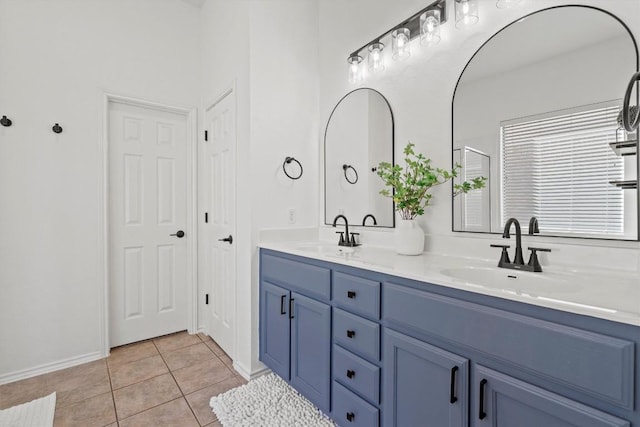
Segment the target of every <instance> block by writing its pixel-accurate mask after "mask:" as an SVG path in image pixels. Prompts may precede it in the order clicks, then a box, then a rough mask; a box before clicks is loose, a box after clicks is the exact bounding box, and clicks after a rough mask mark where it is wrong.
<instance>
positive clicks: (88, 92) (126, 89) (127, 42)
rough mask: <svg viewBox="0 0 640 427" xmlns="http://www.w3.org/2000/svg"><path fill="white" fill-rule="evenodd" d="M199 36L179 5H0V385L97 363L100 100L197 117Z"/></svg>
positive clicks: (126, 1)
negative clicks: (109, 96) (163, 107)
mask: <svg viewBox="0 0 640 427" xmlns="http://www.w3.org/2000/svg"><path fill="white" fill-rule="evenodd" d="M197 24H198V9H197V8H194V7H193V6H190V5H188V4H187V3H184V2H181V1H176V0H135V1H132V0H110V1H102V0H56V1H48V0H0V40H2V48H1V49H0V115H7V116H9V117H10V118H11V119H12V120H13V123H14V124H13V126H12V127H9V128H5V127H0V236H2V237H1V238H0V343H1V344H0V383H2V382H7V381H9V380H11V379H12V378H16V377H18V376H20V375H29V373H34V372H37V370H38V369H48V365H54V366H55V365H56V364H60V363H65V362H68V363H73V362H74V361H76V362H77V361H78V360H80V359H82V358H83V357H85V358H97V357H100V352H101V351H102V348H101V344H102V342H101V339H102V338H101V337H102V336H101V332H102V316H103V315H102V313H101V312H100V305H99V301H100V299H101V297H102V294H103V274H104V271H103V240H102V230H103V220H104V218H103V208H104V206H103V202H102V197H103V196H102V188H103V187H102V185H103V182H102V177H103V166H102V162H103V151H102V150H103V146H102V129H103V123H102V118H103V104H102V102H103V100H102V93H103V91H107V92H112V93H117V94H123V95H128V96H131V97H137V98H141V99H146V100H152V101H157V102H164V103H167V104H173V105H181V106H188V107H195V106H196V105H197V99H198V87H197V84H196V82H197V70H198V69H199V58H198V49H199V46H198V33H197V28H198V25H197ZM54 122H59V123H60V125H61V126H62V127H63V128H64V132H63V133H61V134H59V135H56V134H54V133H53V132H52V131H51V126H53V124H54Z"/></svg>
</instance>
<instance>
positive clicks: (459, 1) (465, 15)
mask: <svg viewBox="0 0 640 427" xmlns="http://www.w3.org/2000/svg"><path fill="white" fill-rule="evenodd" d="M455 9H456V28H461V27H466V26H470V25H473V24H475V23H476V22H478V19H479V18H478V0H455Z"/></svg>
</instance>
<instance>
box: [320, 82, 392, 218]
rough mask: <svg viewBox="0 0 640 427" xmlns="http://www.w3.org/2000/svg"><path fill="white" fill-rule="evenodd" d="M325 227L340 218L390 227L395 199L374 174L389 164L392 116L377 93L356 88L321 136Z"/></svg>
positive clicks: (389, 108) (382, 97) (384, 101)
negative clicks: (338, 216)
mask: <svg viewBox="0 0 640 427" xmlns="http://www.w3.org/2000/svg"><path fill="white" fill-rule="evenodd" d="M324 154H325V156H324V177H325V193H324V194H325V224H332V223H333V220H334V218H335V217H336V216H337V215H344V216H345V217H346V218H347V219H348V220H349V223H350V224H354V225H362V223H363V220H364V219H365V217H367V218H366V225H367V226H377V227H393V226H394V210H393V201H392V200H391V199H390V198H386V197H383V196H382V195H380V190H381V189H383V188H384V185H383V183H382V180H381V179H380V177H379V176H378V175H377V173H376V167H377V165H378V164H379V163H380V162H388V163H392V164H393V114H392V112H391V107H390V106H389V102H388V101H387V100H386V98H385V97H384V96H382V94H381V93H380V92H378V91H375V90H373V89H368V88H360V89H356V90H354V91H352V92H349V93H348V94H347V95H345V96H344V97H343V98H342V99H341V100H340V101H339V102H338V104H337V105H336V106H335V108H334V109H333V112H332V113H331V116H330V117H329V121H328V123H327V128H326V130H325V135H324Z"/></svg>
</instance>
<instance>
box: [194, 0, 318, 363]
mask: <svg viewBox="0 0 640 427" xmlns="http://www.w3.org/2000/svg"><path fill="white" fill-rule="evenodd" d="M200 28H201V37H202V41H201V42H202V47H203V49H202V84H201V87H202V94H201V96H202V99H201V101H202V102H201V106H202V107H203V108H204V107H206V105H207V103H208V102H210V100H213V99H214V98H215V97H216V96H217V95H218V94H220V93H221V92H222V91H224V89H225V88H226V87H228V86H229V84H230V83H231V82H233V81H235V84H236V88H237V95H238V160H239V164H238V169H237V172H236V173H237V182H238V189H237V197H238V200H237V211H238V218H237V230H236V233H237V239H236V240H234V243H235V242H236V241H237V242H238V246H237V249H236V250H237V255H238V258H237V265H238V274H237V292H236V299H237V305H236V310H237V314H238V316H237V322H238V323H237V329H238V336H237V339H236V354H235V355H233V356H234V364H235V366H236V368H237V369H239V370H240V371H241V372H242V373H243V374H246V375H250V374H253V373H255V372H256V371H258V370H259V369H261V367H262V365H261V364H260V362H259V361H258V252H257V250H256V246H255V245H256V244H257V241H258V231H259V230H260V229H263V228H287V227H289V228H291V227H305V226H306V227H309V226H315V225H316V224H317V223H318V221H319V220H318V209H319V208H318V198H317V191H318V190H317V189H318V164H319V162H320V160H319V154H318V135H319V127H318V116H319V114H318V102H319V101H318V99H319V95H318V81H317V75H318V73H317V68H318V64H317V43H318V31H317V28H318V22H317V0H268V1H265V0H234V1H229V0H208V1H207V2H206V4H205V5H204V6H203V9H202V17H201V21H200ZM287 156H293V157H295V158H296V159H298V160H299V161H300V162H301V163H302V166H303V168H304V174H303V176H302V178H300V179H299V180H296V181H292V180H290V179H288V178H286V176H285V175H284V173H283V171H282V163H283V161H284V159H285V157H287ZM290 208H293V209H295V211H296V215H295V216H296V221H295V223H294V224H290V223H289V209H290ZM234 237H235V236H234ZM249 266H251V268H248V267H249ZM205 285H206V284H203V286H205ZM205 321H206V319H201V324H203V325H204V322H205Z"/></svg>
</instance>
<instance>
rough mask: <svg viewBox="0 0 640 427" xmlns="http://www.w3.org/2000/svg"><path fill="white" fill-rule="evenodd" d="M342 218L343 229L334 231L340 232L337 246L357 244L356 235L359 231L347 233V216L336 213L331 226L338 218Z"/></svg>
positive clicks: (334, 224)
mask: <svg viewBox="0 0 640 427" xmlns="http://www.w3.org/2000/svg"><path fill="white" fill-rule="evenodd" d="M340 218H342V219H344V231H336V234H340V240H339V241H338V246H349V247H353V246H359V245H358V243H356V236H358V235H360V233H349V221H347V217H346V216H344V215H337V216H336V217H335V218H334V219H333V226H334V227H335V226H336V224H337V223H338V220H339V219H340Z"/></svg>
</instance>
